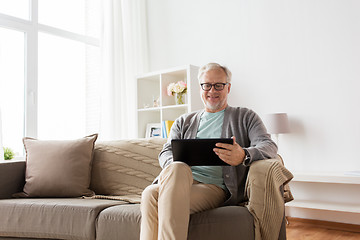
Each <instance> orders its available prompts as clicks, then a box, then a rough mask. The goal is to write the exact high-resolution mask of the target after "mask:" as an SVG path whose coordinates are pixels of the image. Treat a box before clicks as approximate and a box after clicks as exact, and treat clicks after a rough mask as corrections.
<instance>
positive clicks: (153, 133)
mask: <svg viewBox="0 0 360 240" xmlns="http://www.w3.org/2000/svg"><path fill="white" fill-rule="evenodd" d="M145 137H146V138H152V137H158V138H161V124H160V123H148V124H147V125H146V133H145Z"/></svg>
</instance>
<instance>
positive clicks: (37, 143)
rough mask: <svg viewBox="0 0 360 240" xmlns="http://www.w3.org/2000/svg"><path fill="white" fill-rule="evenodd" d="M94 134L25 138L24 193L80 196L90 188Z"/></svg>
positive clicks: (89, 192) (87, 192)
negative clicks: (44, 139) (71, 138)
mask: <svg viewBox="0 0 360 240" xmlns="http://www.w3.org/2000/svg"><path fill="white" fill-rule="evenodd" d="M96 139H97V134H94V135H91V136H87V137H84V138H81V139H77V140H65V141H55V140H49V141H43V140H37V139H33V138H24V139H23V142H24V146H25V151H26V175H25V186H24V190H23V191H24V194H23V195H24V196H26V197H80V196H91V195H93V194H94V192H93V191H91V190H90V189H89V185H90V177H91V176H90V174H91V165H92V157H93V150H94V144H95V141H96Z"/></svg>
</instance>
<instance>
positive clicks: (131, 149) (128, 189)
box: [90, 138, 166, 196]
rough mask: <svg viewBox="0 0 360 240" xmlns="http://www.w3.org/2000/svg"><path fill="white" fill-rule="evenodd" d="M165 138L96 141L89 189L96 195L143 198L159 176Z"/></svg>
mask: <svg viewBox="0 0 360 240" xmlns="http://www.w3.org/2000/svg"><path fill="white" fill-rule="evenodd" d="M165 141H166V139H162V138H149V139H134V140H117V141H106V142H97V143H96V144H95V150H94V159H93V167H92V174H91V183H90V189H92V190H93V191H94V192H95V194H97V195H112V196H127V195H141V192H142V191H143V190H144V188H145V187H146V186H148V185H150V184H151V183H152V182H153V180H154V179H155V178H156V176H157V175H158V174H159V173H160V171H161V167H160V166H159V161H158V155H159V153H160V151H161V149H162V147H163V144H164V143H165Z"/></svg>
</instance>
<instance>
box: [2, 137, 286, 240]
mask: <svg viewBox="0 0 360 240" xmlns="http://www.w3.org/2000/svg"><path fill="white" fill-rule="evenodd" d="M164 142H165V139H160V138H150V139H133V140H118V141H106V142H104V141H103V142H96V143H94V149H93V152H92V155H91V158H92V161H91V172H90V185H89V189H90V190H91V191H92V192H93V194H91V195H88V196H78V197H64V196H60V197H59V196H52V197H34V196H26V197H24V196H22V197H17V198H14V196H19V195H16V193H19V192H22V191H24V189H25V188H24V186H25V185H26V184H27V182H25V179H26V178H28V177H29V176H28V175H29V174H28V173H27V172H26V171H28V168H29V166H27V164H28V165H30V162H29V163H26V162H25V161H5V162H1V163H0V239H79V240H82V239H83V240H93V239H99V240H112V239H114V240H115V239H125V240H133V239H134V240H135V239H139V232H140V220H141V213H140V204H139V203H140V199H141V197H140V196H141V192H142V191H143V189H144V188H145V187H146V186H148V185H149V184H151V183H152V181H153V180H154V179H155V177H156V176H157V175H158V174H159V173H160V171H161V168H160V167H159V164H158V160H157V158H158V154H159V152H160V150H161V149H162V145H163V144H164ZM29 151H30V150H29ZM27 154H29V152H27ZM28 160H29V159H28ZM42 166H43V165H42ZM251 172H252V171H251V166H250V171H249V175H250V174H251ZM72 184H76V183H72ZM278 190H279V192H280V191H281V193H282V191H283V188H282V186H281V187H280V188H279V189H278ZM251 191H252V190H251V185H250V189H248V191H247V192H251ZM250 199H251V198H250ZM280 208H281V209H280V210H281V211H283V210H282V209H283V206H281V207H280ZM280 210H279V211H280ZM276 211H277V210H276ZM281 214H282V215H284V213H283V212H281ZM254 226H255V224H254V213H253V212H252V211H251V210H249V208H248V207H247V206H223V207H219V208H216V209H212V210H208V211H204V212H200V213H196V214H192V215H191V217H190V223H189V234H188V239H194V240H195V239H196V240H199V239H200V240H201V239H206V240H211V239H228V240H231V239H255V229H254ZM276 231H277V233H278V237H277V238H276V239H286V230H285V217H284V218H283V220H282V222H281V226H279V227H278V229H277V230H276ZM257 239H259V236H257ZM264 239H265V238H264Z"/></svg>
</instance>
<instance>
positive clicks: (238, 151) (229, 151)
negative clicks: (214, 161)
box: [214, 136, 245, 166]
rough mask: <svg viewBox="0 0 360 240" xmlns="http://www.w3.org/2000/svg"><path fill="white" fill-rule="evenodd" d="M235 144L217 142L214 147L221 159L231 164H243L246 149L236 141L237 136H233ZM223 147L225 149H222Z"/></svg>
mask: <svg viewBox="0 0 360 240" xmlns="http://www.w3.org/2000/svg"><path fill="white" fill-rule="evenodd" d="M232 139H233V144H227V143H217V144H216V147H219V148H214V152H215V153H216V155H218V156H219V158H220V159H221V160H223V161H224V162H226V163H227V164H229V165H231V166H237V165H239V164H241V163H242V162H243V161H244V159H245V151H244V149H242V147H240V145H239V144H238V143H237V142H236V139H235V136H233V137H232ZM221 148H223V149H221Z"/></svg>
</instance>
